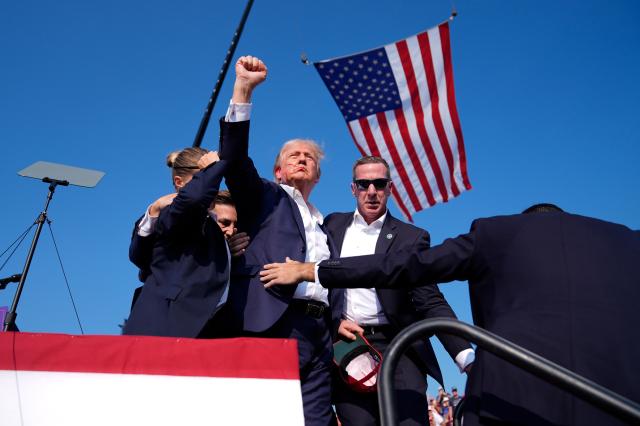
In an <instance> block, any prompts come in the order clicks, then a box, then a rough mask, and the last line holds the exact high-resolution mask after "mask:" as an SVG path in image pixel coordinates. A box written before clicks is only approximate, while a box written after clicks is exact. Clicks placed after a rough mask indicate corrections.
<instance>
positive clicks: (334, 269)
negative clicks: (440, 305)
mask: <svg viewBox="0 0 640 426" xmlns="http://www.w3.org/2000/svg"><path fill="white" fill-rule="evenodd" d="M473 255H474V235H473V232H471V233H468V234H464V235H460V236H458V237H456V238H449V239H447V240H445V241H444V242H443V243H442V244H440V245H439V246H436V247H433V248H431V249H429V244H428V241H421V242H419V243H418V244H416V245H415V246H413V247H409V248H405V249H402V250H398V251H395V252H390V253H385V254H372V255H368V256H354V257H348V258H340V259H330V260H325V261H322V262H320V266H319V268H318V277H319V279H320V283H321V284H322V285H323V286H324V287H328V288H332V287H338V288H340V287H347V288H370V287H372V286H373V287H378V288H393V287H400V286H405V287H418V286H421V285H424V284H425V283H437V282H449V281H454V280H467V279H468V278H469V276H472V275H473V273H474V268H475V266H474V264H475V262H474V261H473Z"/></svg>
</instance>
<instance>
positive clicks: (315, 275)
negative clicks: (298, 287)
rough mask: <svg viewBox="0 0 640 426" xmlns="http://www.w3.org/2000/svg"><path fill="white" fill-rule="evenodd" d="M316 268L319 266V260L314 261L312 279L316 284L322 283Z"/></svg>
mask: <svg viewBox="0 0 640 426" xmlns="http://www.w3.org/2000/svg"><path fill="white" fill-rule="evenodd" d="M318 268H320V262H316V266H315V267H314V268H313V270H314V273H313V274H314V281H315V282H316V284H319V285H322V283H321V282H320V277H318Z"/></svg>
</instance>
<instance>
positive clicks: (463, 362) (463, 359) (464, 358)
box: [455, 348, 476, 373]
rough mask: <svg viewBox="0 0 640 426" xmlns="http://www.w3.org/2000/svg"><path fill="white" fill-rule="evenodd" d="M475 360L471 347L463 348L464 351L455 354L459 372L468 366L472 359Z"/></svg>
mask: <svg viewBox="0 0 640 426" xmlns="http://www.w3.org/2000/svg"><path fill="white" fill-rule="evenodd" d="M475 360H476V353H475V352H474V351H473V349H471V348H469V349H465V350H464V351H460V353H459V354H458V355H456V359H455V361H456V364H457V365H458V368H459V369H460V372H461V373H463V372H464V369H465V368H467V367H468V366H469V364H471V363H472V362H473V361H475Z"/></svg>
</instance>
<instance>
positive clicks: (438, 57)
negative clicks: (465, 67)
mask: <svg viewBox="0 0 640 426" xmlns="http://www.w3.org/2000/svg"><path fill="white" fill-rule="evenodd" d="M427 34H428V35H429V45H430V46H431V60H432V62H433V67H434V72H435V79H436V86H437V91H438V98H439V102H438V105H437V108H438V112H439V113H440V116H441V118H442V122H443V125H444V130H445V133H446V135H447V139H448V142H449V145H450V146H451V151H452V154H453V161H454V170H453V176H454V179H455V183H456V185H457V187H458V189H459V190H460V191H464V190H465V188H464V182H463V179H462V173H461V170H460V155H459V153H458V138H457V137H456V134H455V131H454V130H453V123H452V121H451V112H450V110H449V101H448V99H447V82H446V78H445V70H444V60H443V57H442V46H441V43H440V32H439V31H438V29H437V28H435V29H433V28H432V29H431V30H429V31H428V32H427Z"/></svg>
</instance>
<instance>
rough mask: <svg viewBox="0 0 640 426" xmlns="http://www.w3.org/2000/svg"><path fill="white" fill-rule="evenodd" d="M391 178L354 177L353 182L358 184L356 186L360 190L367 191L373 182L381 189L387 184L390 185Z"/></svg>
mask: <svg viewBox="0 0 640 426" xmlns="http://www.w3.org/2000/svg"><path fill="white" fill-rule="evenodd" d="M389 182H391V179H386V178H380V179H354V181H353V183H355V184H356V188H358V189H359V190H360V191H366V190H367V189H369V186H370V185H371V184H373V186H374V187H375V188H376V189H378V190H380V189H385V188H386V187H387V185H389Z"/></svg>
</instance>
